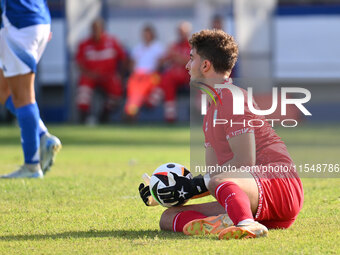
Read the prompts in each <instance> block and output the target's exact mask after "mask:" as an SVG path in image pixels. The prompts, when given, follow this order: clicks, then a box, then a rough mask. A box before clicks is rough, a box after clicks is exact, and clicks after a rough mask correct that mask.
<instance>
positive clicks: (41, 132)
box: [5, 96, 47, 137]
mask: <svg viewBox="0 0 340 255" xmlns="http://www.w3.org/2000/svg"><path fill="white" fill-rule="evenodd" d="M5 106H6V108H7V110H9V111H10V112H11V113H12V114H13V115H14V116H17V111H16V109H15V106H14V104H13V100H12V96H9V97H8V98H7V100H6V103H5ZM46 132H47V127H46V126H45V124H44V122H43V121H42V120H41V119H40V121H39V137H42V136H43V135H44V134H45V133H46Z"/></svg>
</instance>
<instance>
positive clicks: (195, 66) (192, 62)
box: [185, 48, 204, 83]
mask: <svg viewBox="0 0 340 255" xmlns="http://www.w3.org/2000/svg"><path fill="white" fill-rule="evenodd" d="M201 65H202V59H201V57H200V56H199V55H198V54H197V52H196V49H195V48H193V49H191V51H190V59H189V62H188V63H187V65H186V66H185V68H186V69H187V70H188V72H189V75H190V83H192V82H194V81H196V82H197V81H202V80H203V79H204V77H203V74H202V72H201Z"/></svg>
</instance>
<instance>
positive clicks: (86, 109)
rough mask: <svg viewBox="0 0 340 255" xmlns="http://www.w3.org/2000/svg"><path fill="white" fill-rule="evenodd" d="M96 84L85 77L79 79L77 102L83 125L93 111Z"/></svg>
mask: <svg viewBox="0 0 340 255" xmlns="http://www.w3.org/2000/svg"><path fill="white" fill-rule="evenodd" d="M95 85H96V82H95V81H94V80H93V79H90V78H88V77H86V76H84V75H82V76H81V77H80V78H79V85H78V89H77V95H76V102H77V108H78V113H79V119H80V122H81V123H85V122H86V120H87V118H88V117H89V114H90V110H91V101H92V96H93V90H94V87H95Z"/></svg>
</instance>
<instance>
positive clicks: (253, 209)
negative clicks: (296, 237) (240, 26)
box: [140, 30, 303, 239]
mask: <svg viewBox="0 0 340 255" xmlns="http://www.w3.org/2000/svg"><path fill="white" fill-rule="evenodd" d="M189 42H190V44H191V47H192V49H191V53H190V61H189V62H188V64H187V66H186V68H187V70H188V71H189V74H190V76H191V80H190V85H191V86H195V85H197V83H199V82H202V83H205V84H207V85H210V86H214V84H226V85H229V86H230V87H231V88H233V87H234V88H235V86H234V85H232V81H231V79H230V78H229V75H230V72H231V70H232V68H233V66H234V65H235V62H236V60H237V57H238V48H237V45H236V43H235V41H234V39H233V37H232V36H230V35H228V34H226V33H225V32H223V31H222V30H203V31H200V32H198V33H195V34H193V35H192V37H191V39H190V41H189ZM237 89H238V90H241V89H240V88H237ZM241 91H242V93H243V96H244V99H245V100H244V102H245V103H244V112H245V113H244V114H243V115H234V114H233V96H232V93H231V91H230V89H226V88H225V89H221V90H220V91H219V97H220V98H221V102H222V103H220V102H217V104H216V105H215V104H214V103H211V104H210V106H209V108H208V110H207V114H206V116H205V118H204V122H203V131H204V136H205V161H206V165H207V166H216V165H219V166H226V167H227V166H233V167H235V169H238V171H229V172H228V171H226V172H222V173H214V174H213V173H211V174H206V175H205V176H204V177H202V176H201V175H200V176H197V177H195V178H193V179H191V180H189V179H187V178H184V177H179V176H178V177H176V184H175V185H174V186H171V187H167V188H164V189H160V190H158V194H159V197H160V198H161V199H163V201H164V202H166V203H172V202H176V201H184V200H185V199H189V198H192V197H194V196H197V195H200V194H203V193H205V192H207V191H209V193H210V194H211V195H213V196H214V197H215V198H216V200H217V202H211V203H205V204H197V205H189V206H183V207H172V208H170V209H167V210H166V211H165V212H164V213H163V214H162V217H161V220H160V227H161V229H163V230H172V231H175V232H181V231H183V232H184V233H185V234H187V235H196V234H218V235H219V238H220V239H239V238H254V237H260V236H266V235H267V232H268V230H267V228H288V227H289V226H291V225H292V224H293V222H294V221H295V219H296V217H297V215H298V213H299V211H300V210H301V207H302V203H303V188H302V184H301V181H300V179H299V177H298V175H297V174H296V171H295V169H294V167H292V165H293V161H292V159H291V157H290V155H289V154H288V152H287V148H286V146H285V144H284V143H283V141H282V140H281V139H280V137H279V136H278V135H277V134H276V133H275V131H274V130H273V129H272V128H271V126H270V124H269V123H267V122H266V121H264V117H263V116H258V115H254V114H253V113H252V112H251V111H250V110H249V108H248V105H247V96H248V95H247V92H246V91H245V90H241ZM217 101H218V100H217ZM214 118H215V119H226V120H229V121H230V120H233V122H235V123H236V122H238V123H239V124H238V125H233V126H231V125H230V124H225V125H216V126H215V127H214V125H213V119H214ZM250 119H261V120H263V121H264V122H265V124H264V125H263V126H261V127H251V126H249V125H248V124H247V123H248V120H250ZM228 123H229V122H228ZM242 123H244V124H242ZM270 166H271V167H279V169H285V170H286V169H288V171H278V172H275V171H265V169H269V167H270ZM245 167H248V168H247V169H249V171H240V169H241V168H243V169H245ZM142 186H143V185H142ZM142 186H141V187H140V193H141V196H142V198H143V199H144V201H146V200H145V198H147V197H148V195H149V194H148V193H147V192H145V191H146V190H147V188H143V187H142Z"/></svg>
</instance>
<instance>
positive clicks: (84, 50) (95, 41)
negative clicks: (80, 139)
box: [76, 18, 126, 123]
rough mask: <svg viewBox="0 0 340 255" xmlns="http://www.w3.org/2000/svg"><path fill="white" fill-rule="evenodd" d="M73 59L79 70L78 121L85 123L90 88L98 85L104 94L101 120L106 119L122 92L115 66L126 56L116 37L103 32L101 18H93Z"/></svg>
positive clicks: (90, 94)
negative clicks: (87, 35) (88, 30)
mask: <svg viewBox="0 0 340 255" xmlns="http://www.w3.org/2000/svg"><path fill="white" fill-rule="evenodd" d="M76 59H77V63H78V65H79V69H80V72H81V74H80V79H79V87H78V91H77V106H78V109H79V114H80V121H81V122H82V123H84V122H86V121H88V120H89V115H90V109H91V101H92V96H93V91H94V89H95V88H100V89H101V90H102V91H103V92H104V93H105V94H106V95H107V98H106V102H105V105H104V109H103V110H102V113H101V115H100V121H101V122H107V121H108V120H109V114H110V112H111V111H112V110H113V109H114V108H116V107H117V106H118V104H119V101H120V99H121V97H122V94H123V88H122V84H121V77H120V75H119V74H118V72H117V67H118V64H119V62H121V61H125V59H126V56H125V52H124V50H123V48H122V46H121V45H120V44H119V43H118V41H117V40H116V39H115V38H114V37H112V36H110V35H108V34H107V33H105V31H104V21H103V20H102V19H101V18H97V19H96V20H94V21H93V23H92V34H91V36H90V38H88V39H86V40H84V41H82V42H81V43H80V45H79V48H78V52H77V55H76Z"/></svg>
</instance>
